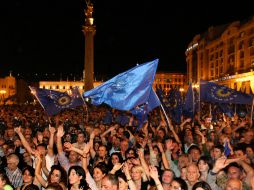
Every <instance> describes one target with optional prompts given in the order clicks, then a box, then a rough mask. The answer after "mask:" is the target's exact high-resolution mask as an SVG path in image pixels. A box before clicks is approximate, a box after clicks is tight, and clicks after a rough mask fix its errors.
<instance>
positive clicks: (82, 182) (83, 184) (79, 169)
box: [68, 166, 88, 189]
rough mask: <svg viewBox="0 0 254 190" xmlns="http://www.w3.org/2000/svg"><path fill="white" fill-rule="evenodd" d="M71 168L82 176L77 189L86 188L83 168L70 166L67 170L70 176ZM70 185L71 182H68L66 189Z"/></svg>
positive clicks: (69, 187)
mask: <svg viewBox="0 0 254 190" xmlns="http://www.w3.org/2000/svg"><path fill="white" fill-rule="evenodd" d="M72 170H74V171H75V172H76V174H77V175H78V176H82V178H81V179H80V184H79V189H88V185H87V183H86V172H85V170H84V169H83V168H82V167H81V166H71V167H70V169H69V171H68V176H70V174H71V171H72ZM71 186H72V184H70V182H68V189H71Z"/></svg>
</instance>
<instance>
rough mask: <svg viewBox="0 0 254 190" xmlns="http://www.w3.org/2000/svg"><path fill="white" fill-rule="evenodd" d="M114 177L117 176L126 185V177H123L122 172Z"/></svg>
mask: <svg viewBox="0 0 254 190" xmlns="http://www.w3.org/2000/svg"><path fill="white" fill-rule="evenodd" d="M116 176H117V177H118V178H121V179H123V180H124V181H125V182H126V183H127V178H126V175H125V174H124V173H123V172H121V173H118V174H116Z"/></svg>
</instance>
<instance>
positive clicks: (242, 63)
mask: <svg viewBox="0 0 254 190" xmlns="http://www.w3.org/2000/svg"><path fill="white" fill-rule="evenodd" d="M240 68H244V61H243V59H241V60H240Z"/></svg>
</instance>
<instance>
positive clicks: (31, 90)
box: [29, 86, 46, 112]
mask: <svg viewBox="0 0 254 190" xmlns="http://www.w3.org/2000/svg"><path fill="white" fill-rule="evenodd" d="M29 89H30V90H31V93H32V94H33V95H34V96H35V98H36V99H37V100H38V102H39V103H40V105H41V107H42V108H43V109H44V111H45V112H46V110H45V108H44V106H43V105H42V103H41V101H40V99H39V98H38V97H37V95H36V93H33V90H32V89H31V87H30V86H29Z"/></svg>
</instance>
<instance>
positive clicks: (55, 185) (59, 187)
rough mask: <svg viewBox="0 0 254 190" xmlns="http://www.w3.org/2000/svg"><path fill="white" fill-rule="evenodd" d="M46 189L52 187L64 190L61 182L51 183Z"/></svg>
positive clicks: (53, 189) (54, 189)
mask: <svg viewBox="0 0 254 190" xmlns="http://www.w3.org/2000/svg"><path fill="white" fill-rule="evenodd" d="M46 189H47V190H48V189H52V190H63V188H62V186H61V185H59V183H50V184H49V185H48V186H47V187H46Z"/></svg>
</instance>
